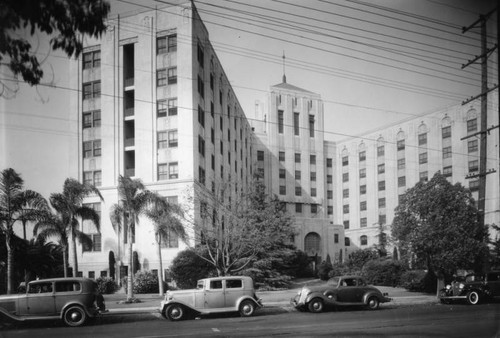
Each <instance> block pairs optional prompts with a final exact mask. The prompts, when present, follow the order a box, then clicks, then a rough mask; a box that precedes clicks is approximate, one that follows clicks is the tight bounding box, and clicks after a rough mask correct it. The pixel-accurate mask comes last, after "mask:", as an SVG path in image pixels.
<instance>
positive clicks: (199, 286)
mask: <svg viewBox="0 0 500 338" xmlns="http://www.w3.org/2000/svg"><path fill="white" fill-rule="evenodd" d="M196 288H197V289H198V290H201V289H203V281H202V280H199V281H198V284H196Z"/></svg>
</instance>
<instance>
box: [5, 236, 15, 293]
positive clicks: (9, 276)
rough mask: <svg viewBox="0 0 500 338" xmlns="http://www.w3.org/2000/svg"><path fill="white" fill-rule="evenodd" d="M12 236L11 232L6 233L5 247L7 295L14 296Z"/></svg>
mask: <svg viewBox="0 0 500 338" xmlns="http://www.w3.org/2000/svg"><path fill="white" fill-rule="evenodd" d="M10 239H11V236H10V233H9V231H7V232H6V233H5V245H6V247H7V294H8V295H10V294H12V290H13V284H14V281H13V280H12V279H13V278H14V253H13V252H12V244H11V242H10Z"/></svg>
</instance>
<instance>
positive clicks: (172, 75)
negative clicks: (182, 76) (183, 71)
mask: <svg viewBox="0 0 500 338" xmlns="http://www.w3.org/2000/svg"><path fill="white" fill-rule="evenodd" d="M175 83H177V67H171V68H169V69H168V84H175Z"/></svg>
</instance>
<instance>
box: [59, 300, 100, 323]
mask: <svg viewBox="0 0 500 338" xmlns="http://www.w3.org/2000/svg"><path fill="white" fill-rule="evenodd" d="M71 306H79V307H81V308H82V309H83V311H85V313H86V314H87V316H89V317H94V316H95V314H96V313H97V310H96V312H95V313H91V312H89V309H88V308H87V306H85V304H83V303H82V302H69V303H66V304H64V306H63V307H62V308H61V312H60V313H59V317H60V318H61V319H63V316H64V312H66V310H67V309H68V308H69V307H71Z"/></svg>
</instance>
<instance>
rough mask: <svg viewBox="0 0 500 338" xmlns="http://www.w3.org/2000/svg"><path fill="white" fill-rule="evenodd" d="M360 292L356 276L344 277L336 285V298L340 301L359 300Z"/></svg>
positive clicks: (356, 301) (351, 301) (350, 301)
mask: <svg viewBox="0 0 500 338" xmlns="http://www.w3.org/2000/svg"><path fill="white" fill-rule="evenodd" d="M361 298H362V293H361V292H360V287H359V286H358V280H357V279H356V278H344V279H343V280H342V281H341V282H340V285H339V287H338V297H337V300H338V301H339V302H342V303H359V302H361Z"/></svg>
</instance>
